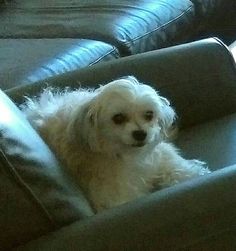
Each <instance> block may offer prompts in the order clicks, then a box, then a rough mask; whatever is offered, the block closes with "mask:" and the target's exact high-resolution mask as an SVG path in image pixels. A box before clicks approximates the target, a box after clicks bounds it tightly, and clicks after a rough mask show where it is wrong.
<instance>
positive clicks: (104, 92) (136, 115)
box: [88, 77, 175, 152]
mask: <svg viewBox="0 0 236 251" xmlns="http://www.w3.org/2000/svg"><path fill="white" fill-rule="evenodd" d="M88 114H89V116H88V118H89V122H88V123H90V128H91V130H90V136H91V137H90V144H95V145H94V146H95V148H94V147H93V148H94V149H97V150H98V151H106V152H110V151H111V152H117V151H119V152H122V151H127V150H128V149H131V148H132V149H134V148H140V147H143V146H145V145H148V144H151V143H153V142H156V143H157V142H159V141H160V140H161V139H162V138H163V134H165V133H166V132H167V130H168V128H169V127H170V126H171V124H172V122H173V120H174V117H175V113H174V111H173V109H172V108H171V107H170V106H169V102H168V101H167V100H166V99H165V98H163V97H160V96H159V95H158V94H157V92H156V91H155V90H154V89H153V88H151V87H150V86H148V85H144V84H140V83H139V82H138V81H137V80H136V79H135V78H133V77H127V78H126V79H119V80H116V81H113V82H111V83H109V84H108V85H105V86H102V87H100V88H99V89H98V90H97V95H96V97H95V98H94V100H93V102H92V105H91V107H90V109H89V111H88Z"/></svg>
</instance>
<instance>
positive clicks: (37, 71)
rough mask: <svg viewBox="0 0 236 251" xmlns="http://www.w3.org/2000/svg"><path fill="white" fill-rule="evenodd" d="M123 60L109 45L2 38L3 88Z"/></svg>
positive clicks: (0, 58) (0, 41)
mask: <svg viewBox="0 0 236 251" xmlns="http://www.w3.org/2000/svg"><path fill="white" fill-rule="evenodd" d="M118 57H119V53H118V51H117V49H116V48H115V47H113V46H111V45H109V44H106V43H103V42H100V41H94V40H87V39H0V62H1V67H0V83H1V84H0V87H1V88H2V89H8V88H11V87H14V86H19V85H21V84H30V83H34V82H37V81H39V80H44V79H46V78H49V77H52V76H56V75H59V74H62V73H65V72H71V71H73V70H76V69H80V68H83V67H86V66H90V65H93V64H95V63H98V62H102V61H108V60H111V59H116V58H118Z"/></svg>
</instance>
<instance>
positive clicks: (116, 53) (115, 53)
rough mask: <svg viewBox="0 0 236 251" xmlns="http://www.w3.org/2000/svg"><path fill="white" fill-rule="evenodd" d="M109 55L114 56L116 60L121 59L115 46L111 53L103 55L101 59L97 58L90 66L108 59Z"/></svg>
mask: <svg viewBox="0 0 236 251" xmlns="http://www.w3.org/2000/svg"><path fill="white" fill-rule="evenodd" d="M109 55H111V56H113V57H114V58H119V57H120V55H119V52H118V50H117V49H116V47H114V46H113V48H112V49H111V50H110V51H108V52H107V53H106V54H104V55H102V56H101V57H99V58H97V59H96V60H95V61H93V62H92V63H91V64H89V65H94V64H96V63H98V62H100V61H103V60H104V59H105V60H106V57H107V56H109Z"/></svg>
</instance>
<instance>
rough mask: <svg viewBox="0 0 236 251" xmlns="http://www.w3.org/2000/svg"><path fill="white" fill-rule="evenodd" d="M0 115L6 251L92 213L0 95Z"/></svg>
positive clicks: (0, 213)
mask: <svg viewBox="0 0 236 251" xmlns="http://www.w3.org/2000/svg"><path fill="white" fill-rule="evenodd" d="M0 110H1V116H0V229H1V231H0V243H1V244H0V250H9V249H10V248H11V247H13V246H16V245H19V244H22V243H24V242H26V241H29V240H32V239H34V238H36V237H38V236H41V235H43V234H46V233H48V232H49V231H52V230H55V229H57V228H60V227H61V226H64V225H67V224H69V223H71V222H74V221H76V220H79V219H81V218H85V217H87V216H90V215H92V214H93V212H92V209H91V208H90V206H89V204H88V202H87V200H86V199H85V198H84V197H83V194H82V192H81V191H80V189H79V188H78V187H77V186H76V185H75V183H74V182H73V180H71V178H69V177H68V176H67V175H66V173H65V172H64V171H63V170H62V168H61V167H60V165H59V163H58V162H57V160H56V159H55V157H54V156H53V154H52V153H51V151H50V150H49V149H48V147H47V146H46V145H45V143H44V142H43V141H42V140H41V138H40V137H39V136H38V134H37V133H36V131H34V129H33V128H32V127H31V126H30V124H29V123H28V122H27V121H26V119H25V118H24V116H23V114H21V112H20V111H19V110H18V109H17V107H16V106H15V105H14V104H13V103H12V102H11V101H10V99H9V98H8V97H7V96H6V95H5V94H4V93H3V92H2V91H0Z"/></svg>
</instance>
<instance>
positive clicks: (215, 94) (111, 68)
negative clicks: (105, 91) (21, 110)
mask: <svg viewBox="0 0 236 251" xmlns="http://www.w3.org/2000/svg"><path fill="white" fill-rule="evenodd" d="M125 75H134V76H136V77H137V78H138V79H139V80H141V81H143V82H146V83H149V84H150V85H153V86H154V87H156V88H157V89H158V90H159V91H160V93H161V94H162V95H163V96H166V97H167V98H169V99H170V101H171V102H172V105H173V106H174V107H175V108H176V111H177V114H178V115H179V118H180V121H181V124H182V126H190V125H193V124H197V123H200V122H203V121H206V120H211V119H213V118H218V117H221V116H224V115H227V114H230V113H233V112H235V111H236V68H235V64H234V60H233V58H232V55H231V54H230V52H229V50H228V49H227V47H226V46H225V45H224V44H223V43H222V42H221V41H219V40H217V39H214V38H211V39H205V40H200V41H197V42H193V43H189V44H184V45H179V46H174V47H170V48H166V49H161V50H156V51H151V52H146V53H142V54H138V55H134V56H129V57H125V58H122V59H117V60H113V61H110V62H107V63H101V64H97V65H95V66H92V67H87V68H85V69H82V70H79V71H74V72H72V73H69V74H63V75H61V76H57V77H54V78H50V79H48V80H47V81H45V82H39V83H37V84H35V85H29V86H24V87H20V88H15V89H11V90H9V91H8V92H7V93H8V95H9V96H10V97H11V98H12V99H13V100H15V102H17V103H20V102H22V98H23V96H24V95H35V94H36V93H37V92H39V91H40V90H41V89H42V88H45V87H46V86H48V85H51V86H59V87H65V86H71V87H72V88H75V87H78V86H79V85H81V86H97V85H98V84H104V83H106V82H108V81H110V80H112V79H115V78H119V77H121V76H125Z"/></svg>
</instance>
